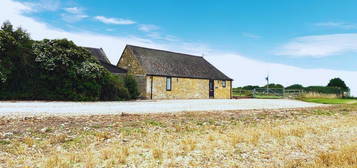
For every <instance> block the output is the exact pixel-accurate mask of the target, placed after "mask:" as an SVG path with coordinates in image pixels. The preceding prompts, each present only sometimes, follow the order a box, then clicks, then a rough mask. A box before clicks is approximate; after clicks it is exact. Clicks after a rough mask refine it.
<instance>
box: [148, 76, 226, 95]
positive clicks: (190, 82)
mask: <svg viewBox="0 0 357 168" xmlns="http://www.w3.org/2000/svg"><path fill="white" fill-rule="evenodd" d="M151 80H153V81H151ZM171 80H172V84H171V85H172V87H171V91H167V90H166V77H160V76H153V77H151V76H147V77H146V98H147V99H151V84H153V85H152V99H208V98H209V85H208V83H209V80H208V79H192V78H176V77H172V78H171ZM230 91H231V82H230V81H227V82H226V87H225V88H223V87H222V82H221V81H218V80H217V81H215V98H216V99H230V98H231V93H230Z"/></svg>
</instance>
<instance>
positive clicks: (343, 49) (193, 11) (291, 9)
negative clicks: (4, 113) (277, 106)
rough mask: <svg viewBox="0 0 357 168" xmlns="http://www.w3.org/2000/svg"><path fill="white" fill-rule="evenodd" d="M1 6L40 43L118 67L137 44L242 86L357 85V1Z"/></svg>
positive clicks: (112, 0) (47, 1)
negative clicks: (201, 58)
mask: <svg viewBox="0 0 357 168" xmlns="http://www.w3.org/2000/svg"><path fill="white" fill-rule="evenodd" d="M1 1H2V2H0V5H1V3H3V5H1V6H0V8H1V9H2V10H1V11H3V12H4V14H1V12H0V14H1V15H3V16H2V17H1V15H0V19H1V20H0V21H2V20H5V19H7V20H10V21H11V22H13V23H14V24H15V25H19V26H22V27H24V28H25V29H27V30H28V31H29V32H30V33H31V34H32V35H33V37H34V38H35V39H42V38H68V39H70V40H73V41H75V42H76V43H77V44H79V45H86V46H92V47H102V48H104V49H105V51H106V52H107V54H108V56H109V58H110V60H111V61H112V63H113V64H116V62H117V61H118V59H119V57H120V54H121V50H122V48H123V47H124V46H125V44H127V43H130V44H134V45H144V46H147V47H153V48H161V49H168V50H174V51H179V52H186V53H191V54H196V55H205V56H206V57H207V59H208V60H210V61H212V62H213V64H214V65H216V66H217V67H219V68H220V69H221V70H222V71H224V72H225V73H226V74H228V75H230V76H232V77H233V78H235V79H236V81H237V83H238V84H239V85H243V84H263V83H264V76H265V75H266V74H267V73H270V74H272V76H273V78H272V79H274V75H275V79H276V81H275V82H276V83H278V82H280V83H284V84H286V85H289V84H293V83H303V84H305V85H325V84H326V83H327V81H328V79H329V78H331V77H343V78H344V79H345V80H346V81H347V83H348V84H350V85H353V86H356V87H357V81H356V79H354V78H356V77H354V75H356V76H357V66H356V63H357V56H356V55H357V13H356V11H357V1H355V0H344V1H337V0H289V1H287V0H264V1H262V0H231V1H229V0H225V1H203V0H197V1H192V0H191V1H188V0H186V1H185V0H155V1H134V0H106V1H99V0H90V1H89V0H1ZM5 6H7V7H5ZM6 10H7V12H6V13H5V11H6ZM6 15H7V16H6ZM30 23H31V24H30ZM91 39H93V40H91ZM232 62H235V64H232ZM248 64H249V66H248ZM236 67H240V69H239V68H236ZM247 68H254V69H252V70H251V75H250V76H248V75H246V73H244V71H245V70H246V69H247ZM282 69H283V70H282ZM284 69H287V70H286V72H285V73H282V72H281V71H284ZM287 72H291V73H290V74H289V73H287ZM274 73H275V74H274ZM322 76H323V77H322ZM320 77H321V78H320ZM313 79H316V81H315V80H313ZM317 80H318V81H317ZM355 90H357V88H356V89H355ZM356 93H357V92H356Z"/></svg>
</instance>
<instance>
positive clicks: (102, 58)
mask: <svg viewBox="0 0 357 168" xmlns="http://www.w3.org/2000/svg"><path fill="white" fill-rule="evenodd" d="M83 48H85V49H87V50H88V51H89V52H90V53H91V54H92V55H93V56H94V57H95V58H97V59H98V61H99V63H100V64H101V65H102V66H103V67H104V68H106V69H107V70H108V71H109V72H111V73H126V72H127V70H125V69H123V68H119V67H117V66H115V65H112V64H111V63H110V61H109V59H108V57H107V56H106V54H105V53H104V51H103V49H101V48H91V47H83Z"/></svg>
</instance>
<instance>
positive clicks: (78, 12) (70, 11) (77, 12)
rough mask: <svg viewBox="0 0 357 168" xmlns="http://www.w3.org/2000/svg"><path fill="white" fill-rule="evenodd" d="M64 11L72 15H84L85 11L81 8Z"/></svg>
mask: <svg viewBox="0 0 357 168" xmlns="http://www.w3.org/2000/svg"><path fill="white" fill-rule="evenodd" d="M63 10H65V11H66V12H68V13H72V14H82V13H83V9H81V8H79V7H70V8H64V9H63Z"/></svg>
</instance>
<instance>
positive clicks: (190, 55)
mask: <svg viewBox="0 0 357 168" xmlns="http://www.w3.org/2000/svg"><path fill="white" fill-rule="evenodd" d="M126 46H129V47H137V48H143V49H149V50H155V51H163V52H168V53H173V54H180V55H184V56H189V57H198V58H203V57H202V56H197V55H192V54H186V53H181V52H174V51H168V50H163V49H156V48H148V47H142V46H136V45H131V44H127V45H126Z"/></svg>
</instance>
